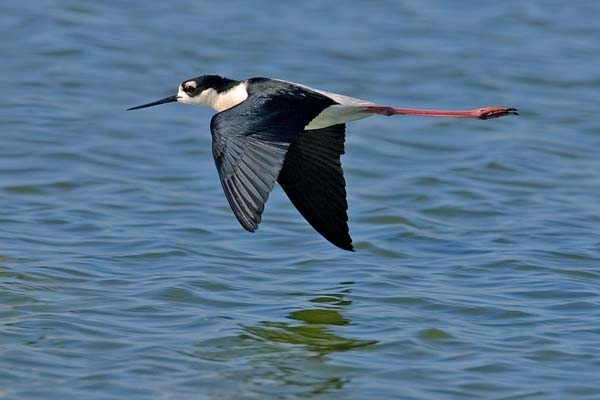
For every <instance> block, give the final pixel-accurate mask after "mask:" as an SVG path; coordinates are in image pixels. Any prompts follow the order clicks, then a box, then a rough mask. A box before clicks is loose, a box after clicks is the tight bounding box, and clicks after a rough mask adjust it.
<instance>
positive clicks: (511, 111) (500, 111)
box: [478, 107, 519, 119]
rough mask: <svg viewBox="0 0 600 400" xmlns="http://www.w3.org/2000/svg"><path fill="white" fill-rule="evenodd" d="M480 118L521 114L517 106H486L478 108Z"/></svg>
mask: <svg viewBox="0 0 600 400" xmlns="http://www.w3.org/2000/svg"><path fill="white" fill-rule="evenodd" d="M478 112H479V116H478V118H479V119H492V118H500V117H504V116H506V115H519V113H518V112H517V109H516V108H507V107H484V108H480V109H479V110H478Z"/></svg>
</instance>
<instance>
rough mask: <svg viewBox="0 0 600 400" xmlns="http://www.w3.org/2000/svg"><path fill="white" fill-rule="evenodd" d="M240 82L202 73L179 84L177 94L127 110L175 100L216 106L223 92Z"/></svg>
mask: <svg viewBox="0 0 600 400" xmlns="http://www.w3.org/2000/svg"><path fill="white" fill-rule="evenodd" d="M238 83H239V82H237V81H233V80H231V79H227V78H223V77H221V76H218V75H202V76H198V77H196V78H192V79H186V80H185V81H183V82H181V83H180V84H179V88H178V89H177V94H176V95H175V96H169V97H165V98H164V99H161V100H157V101H154V102H152V103H148V104H143V105H141V106H136V107H131V108H129V109H128V110H127V111H129V110H139V109H140V108H146V107H152V106H157V105H159V104H165V103H171V102H174V101H178V102H180V103H186V104H195V105H199V106H208V107H212V108H216V107H215V104H216V103H217V102H218V101H219V100H220V98H221V97H223V96H221V93H223V92H226V91H228V90H229V89H231V88H232V87H234V86H235V85H236V84H238Z"/></svg>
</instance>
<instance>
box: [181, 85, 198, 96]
mask: <svg viewBox="0 0 600 400" xmlns="http://www.w3.org/2000/svg"><path fill="white" fill-rule="evenodd" d="M183 91H184V92H186V93H187V94H192V93H194V92H195V91H196V88H195V87H194V85H190V84H187V85H184V86H183Z"/></svg>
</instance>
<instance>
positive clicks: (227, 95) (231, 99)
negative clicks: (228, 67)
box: [200, 81, 248, 112]
mask: <svg viewBox="0 0 600 400" xmlns="http://www.w3.org/2000/svg"><path fill="white" fill-rule="evenodd" d="M247 86H248V84H247V82H245V81H244V82H238V81H230V82H228V84H227V86H223V87H219V88H211V89H207V90H205V91H204V92H202V93H201V95H200V96H201V97H202V98H201V100H202V102H203V103H204V104H205V105H207V106H208V107H210V108H212V109H213V110H215V111H217V112H221V111H225V110H227V109H229V108H231V107H234V106H237V105H238V104H240V103H241V102H242V101H244V100H246V99H247V98H248V91H247V90H246V87H247Z"/></svg>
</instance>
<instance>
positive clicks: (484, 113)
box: [365, 106, 519, 119]
mask: <svg viewBox="0 0 600 400" xmlns="http://www.w3.org/2000/svg"><path fill="white" fill-rule="evenodd" d="M365 111H366V112H369V113H373V114H381V115H418V116H422V117H445V118H477V119H491V118H499V117H504V116H506V115H519V113H518V112H517V109H516V108H508V107H484V108H478V109H476V110H425V109H420V108H400V107H388V106H368V107H365Z"/></svg>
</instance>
